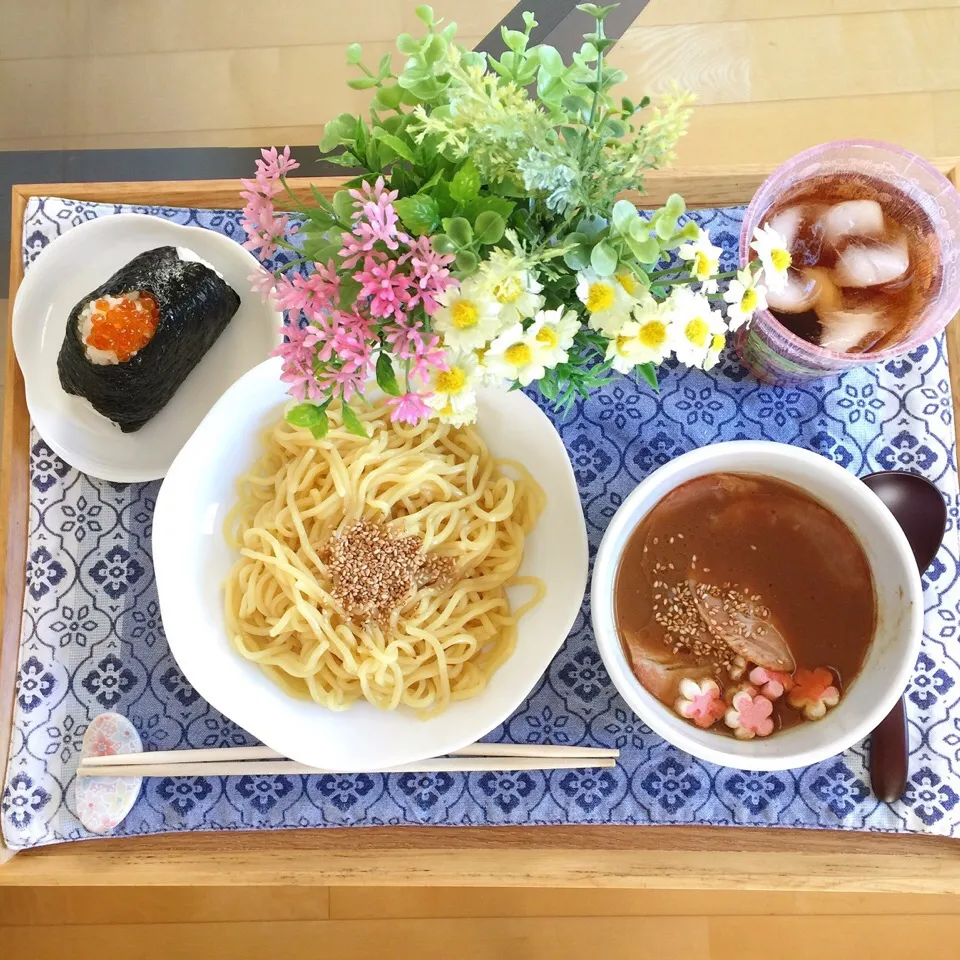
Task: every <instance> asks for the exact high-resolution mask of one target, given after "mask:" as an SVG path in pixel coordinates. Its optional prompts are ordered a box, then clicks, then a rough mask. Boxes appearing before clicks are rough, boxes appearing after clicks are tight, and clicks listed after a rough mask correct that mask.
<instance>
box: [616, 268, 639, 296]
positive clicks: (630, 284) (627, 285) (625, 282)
mask: <svg viewBox="0 0 960 960" xmlns="http://www.w3.org/2000/svg"><path fill="white" fill-rule="evenodd" d="M617 283H619V284H620V286H621V287H623V289H624V290H626V292H627V293H629V294H630V296H631V297H635V296H636V295H637V291H638V290H639V289H640V281H639V280H637V278H636V277H635V276H634V275H633V274H632V273H630V271H629V270H621V271H620V272H619V273H618V274H617Z"/></svg>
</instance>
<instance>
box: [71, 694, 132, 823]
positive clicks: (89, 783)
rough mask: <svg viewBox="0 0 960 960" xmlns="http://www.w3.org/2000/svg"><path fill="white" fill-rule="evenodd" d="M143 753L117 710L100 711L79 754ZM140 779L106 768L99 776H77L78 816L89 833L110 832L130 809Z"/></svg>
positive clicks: (89, 755) (75, 785) (92, 755)
mask: <svg viewBox="0 0 960 960" xmlns="http://www.w3.org/2000/svg"><path fill="white" fill-rule="evenodd" d="M142 752H143V744H142V742H141V741H140V735H139V734H138V733H137V731H136V729H135V728H134V726H133V724H132V723H131V722H130V721H129V720H128V719H127V718H126V717H122V716H120V714H119V713H101V714H100V716H98V717H94V719H93V721H92V722H91V723H90V725H89V726H88V727H87V732H86V733H85V734H84V736H83V747H82V748H81V750H80V757H81V760H83V759H86V758H87V757H106V756H112V755H114V754H124V753H142ZM142 782H143V778H142V777H118V776H115V775H113V774H111V773H110V772H109V770H107V771H106V772H105V773H104V775H103V776H102V777H77V778H76V782H75V784H74V801H75V803H76V815H77V819H78V820H79V821H80V823H82V824H83V826H84V827H86V828H87V830H89V831H90V832H91V833H98V834H104V833H109V832H110V831H111V830H113V829H115V828H116V827H117V826H118V825H119V824H120V823H121V821H122V820H123V818H124V817H125V816H126V815H127V814H128V813H129V812H130V811H131V810H132V809H133V805H134V803H136V800H137V797H138V795H139V794H140V784H141V783H142Z"/></svg>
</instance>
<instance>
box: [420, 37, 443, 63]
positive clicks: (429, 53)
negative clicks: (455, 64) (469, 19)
mask: <svg viewBox="0 0 960 960" xmlns="http://www.w3.org/2000/svg"><path fill="white" fill-rule="evenodd" d="M446 52H447V42H446V41H445V40H444V39H443V37H441V36H440V35H439V34H436V33H435V34H433V36H431V37H430V39H429V40H427V42H426V43H425V44H424V45H423V49H422V50H421V52H420V55H421V56H422V57H423V59H424V60H426V61H427V63H436V62H437V61H438V60H441V59H443V57H444V56H445V55H446Z"/></svg>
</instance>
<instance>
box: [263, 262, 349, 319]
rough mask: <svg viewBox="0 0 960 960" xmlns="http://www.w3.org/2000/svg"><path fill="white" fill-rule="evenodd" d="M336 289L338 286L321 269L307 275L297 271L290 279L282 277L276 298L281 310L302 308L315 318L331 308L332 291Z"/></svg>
mask: <svg viewBox="0 0 960 960" xmlns="http://www.w3.org/2000/svg"><path fill="white" fill-rule="evenodd" d="M335 290H336V287H335V286H333V285H332V284H331V283H330V282H329V281H328V280H327V279H326V277H325V275H324V274H321V273H320V272H319V271H315V272H314V273H311V274H310V275H309V276H306V277H305V276H303V274H300V273H297V274H294V276H293V279H292V280H290V281H287V280H286V278H281V281H280V282H279V283H278V284H277V292H276V294H275V295H274V300H275V301H276V304H277V306H278V307H280V309H281V310H292V311H294V312H299V311H300V310H302V311H303V312H304V313H305V314H306V315H307V317H308V318H309V319H311V320H314V319H316V318H317V317H319V316H320V315H321V314H322V313H323V311H324V310H329V309H330V306H331V293H332V292H335Z"/></svg>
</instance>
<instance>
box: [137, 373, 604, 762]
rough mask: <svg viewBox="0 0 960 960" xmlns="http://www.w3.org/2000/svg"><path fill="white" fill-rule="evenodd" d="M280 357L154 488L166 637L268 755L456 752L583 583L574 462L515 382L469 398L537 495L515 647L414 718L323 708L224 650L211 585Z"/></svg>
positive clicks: (203, 428) (384, 756)
mask: <svg viewBox="0 0 960 960" xmlns="http://www.w3.org/2000/svg"><path fill="white" fill-rule="evenodd" d="M279 374H280V361H279V360H278V359H275V360H270V361H268V362H266V363H263V364H261V365H260V366H259V367H257V368H256V369H255V370H251V371H250V373H248V374H247V375H246V376H245V377H243V378H242V379H240V380H239V381H238V382H237V383H235V384H234V385H233V386H232V387H231V388H230V389H229V390H228V391H227V392H226V393H225V394H224V395H223V397H222V398H221V399H220V400H219V402H218V403H217V404H216V405H215V406H214V407H213V409H212V410H211V411H210V413H209V414H208V415H207V417H206V418H205V419H204V421H203V423H201V424H200V427H199V429H198V430H197V432H196V433H195V434H194V435H193V436H192V437H191V438H190V439H189V440H188V441H187V443H186V445H185V446H184V448H183V449H182V450H181V451H180V454H179V456H178V457H177V458H176V460H175V461H174V463H173V465H172V466H171V467H170V470H169V472H168V473H167V478H166V480H164V482H163V486H162V487H161V488H160V496H159V498H158V500H157V510H156V516H155V518H154V524H153V562H154V567H155V569H156V574H157V590H158V592H159V595H160V609H161V613H162V616H163V625H164V629H165V631H166V636H167V641H168V643H169V644H170V649H171V651H172V652H173V655H174V657H176V659H177V663H178V664H179V665H180V669H181V670H182V671H183V673H184V675H185V676H186V678H187V679H188V680H189V681H190V683H191V684H193V686H194V688H195V689H196V690H197V692H198V693H200V695H201V696H203V697H204V698H205V699H206V700H208V701H209V702H210V703H211V704H213V706H214V707H216V708H217V710H219V711H220V712H221V713H224V714H226V715H227V716H228V717H230V718H231V719H232V720H234V721H235V722H236V723H238V724H239V725H240V726H241V727H243V728H244V729H246V730H249V731H250V733H252V734H253V735H254V736H256V737H258V738H259V739H260V740H262V741H263V742H264V743H266V744H267V745H268V746H270V747H272V748H273V749H274V750H277V751H279V752H280V753H282V754H284V755H285V756H287V757H291V758H293V759H294V760H299V761H301V762H302V763H307V764H310V765H312V766H316V767H323V768H325V769H329V770H337V771H351V770H352V771H356V770H383V769H385V768H387V767H392V766H396V765H397V764H401V763H407V762H412V761H415V760H423V759H425V758H427V757H433V756H438V755H440V754H444V753H448V752H449V751H450V750H456V749H458V748H460V747H463V746H466V745H467V744H470V743H473V742H474V741H476V740H479V739H480V738H481V737H482V736H484V735H485V734H487V733H489V732H490V731H491V730H492V729H493V728H494V727H496V726H497V725H498V724H500V723H502V722H503V721H504V720H505V719H506V718H507V717H508V716H510V714H511V713H513V711H514V710H516V709H517V707H518V706H520V704H521V703H522V702H523V700H524V698H525V697H527V696H528V695H529V693H530V692H531V690H532V689H533V687H534V686H535V685H536V683H537V681H538V680H539V679H540V677H541V675H542V674H543V673H544V671H545V670H546V669H547V666H548V665H549V663H550V661H551V660H552V659H553V656H554V654H556V652H557V650H559V648H560V646H561V644H562V643H563V641H564V640H565V639H566V637H567V634H568V633H569V631H570V628H571V627H572V626H573V622H574V620H575V619H576V616H577V613H578V611H579V609H580V604H581V601H582V600H583V594H584V590H585V588H586V582H587V532H586V527H585V525H584V522H583V513H582V511H581V509H580V499H579V497H578V495H577V486H576V482H575V480H574V477H573V470H572V469H571V466H570V461H569V459H568V457H567V453H566V450H565V449H564V447H563V443H562V442H561V440H560V437H559V435H558V434H557V432H556V430H555V429H554V427H553V425H552V424H551V423H550V421H549V420H548V419H547V418H546V417H545V416H544V414H543V413H542V412H541V411H540V410H539V409H538V408H537V405H536V404H535V403H533V401H532V400H530V399H529V398H527V397H525V396H524V395H523V394H522V393H520V392H518V391H514V392H510V393H507V392H504V391H499V390H484V391H482V392H481V393H480V414H479V419H478V423H477V426H478V428H479V429H480V431H481V432H482V434H483V436H484V439H485V440H486V442H487V444H488V445H489V447H490V449H491V450H492V451H493V453H494V454H495V455H496V456H497V457H504V458H509V459H513V460H519V461H521V462H522V463H524V464H525V465H526V466H527V468H528V469H529V470H530V471H531V472H532V474H533V475H534V477H536V479H537V481H538V482H539V483H540V484H541V485H542V486H543V488H544V490H545V491H546V494H547V498H548V499H547V507H546V509H545V510H544V512H543V515H542V516H541V517H540V520H539V522H538V523H537V526H536V528H535V529H534V531H533V533H531V535H530V537H529V538H528V539H527V541H526V548H525V550H524V556H523V563H522V565H521V567H520V573H521V574H522V575H535V576H538V577H541V578H543V580H544V581H545V583H546V585H547V596H546V597H545V599H544V600H543V601H542V602H541V603H540V604H539V605H538V606H537V607H536V608H534V609H533V610H532V611H531V612H529V613H528V614H527V615H526V616H524V617H523V619H522V620H521V621H520V628H519V635H518V640H517V649H516V650H515V651H514V653H513V655H512V656H511V657H510V658H509V659H508V660H507V661H506V662H505V663H504V664H503V666H501V667H500V669H499V670H498V671H497V672H496V673H495V674H494V676H493V678H492V679H491V681H490V684H489V685H488V686H487V688H486V689H485V690H484V691H483V693H481V694H480V695H479V696H477V697H474V698H473V699H472V700H465V701H458V702H455V703H453V704H451V705H450V707H449V708H448V709H447V710H446V711H445V712H444V713H443V714H441V715H440V716H438V717H436V718H434V719H430V720H421V719H419V718H418V717H416V716H415V715H414V714H413V712H412V711H409V710H405V709H400V710H396V711H393V712H390V713H387V712H384V711H381V710H378V709H377V708H375V707H373V706H371V705H370V704H367V703H365V702H358V703H356V704H354V705H353V706H352V707H351V708H350V709H349V710H346V711H343V712H335V711H331V710H327V709H326V708H324V707H321V706H318V705H317V704H315V703H313V702H309V701H303V700H296V699H293V698H291V697H289V696H288V695H287V694H285V693H283V691H282V690H281V689H280V688H279V687H278V686H277V685H276V684H275V683H274V682H273V681H272V680H270V679H269V678H268V677H267V675H266V674H265V673H264V672H263V671H262V670H261V669H260V668H259V667H258V666H257V665H256V664H254V663H251V662H250V661H249V660H245V659H244V658H243V657H241V656H240V655H239V654H238V653H236V651H235V650H234V649H233V648H232V647H231V646H230V643H229V641H228V638H227V633H226V629H225V627H224V622H223V589H222V585H223V582H224V580H225V579H226V577H227V574H228V573H229V571H230V568H231V567H232V566H233V563H234V561H235V560H236V554H235V553H234V551H233V550H231V549H230V548H229V547H228V546H227V543H226V542H225V540H224V537H223V522H224V517H225V515H226V512H227V510H229V508H230V507H231V505H232V504H233V502H234V500H235V497H236V479H237V477H239V476H240V475H242V474H243V473H245V472H246V471H247V470H249V468H250V467H251V466H252V464H253V462H254V461H255V460H256V458H257V457H258V456H259V455H260V435H261V433H262V432H263V430H265V429H266V428H267V427H269V426H270V425H271V424H273V423H276V421H277V420H278V418H279V417H280V416H281V415H282V410H283V406H284V403H285V401H286V399H287V397H286V395H285V393H284V384H282V383H281V382H280V379H279Z"/></svg>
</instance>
